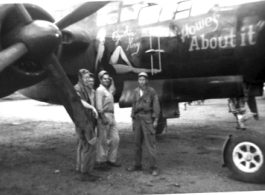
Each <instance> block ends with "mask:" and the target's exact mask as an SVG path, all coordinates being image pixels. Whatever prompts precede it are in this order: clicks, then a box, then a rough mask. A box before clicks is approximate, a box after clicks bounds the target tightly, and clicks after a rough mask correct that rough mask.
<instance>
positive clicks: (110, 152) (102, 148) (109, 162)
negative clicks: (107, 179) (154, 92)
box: [96, 70, 121, 170]
mask: <svg viewBox="0 0 265 195" xmlns="http://www.w3.org/2000/svg"><path fill="white" fill-rule="evenodd" d="M98 77H99V80H100V83H101V84H100V86H99V87H98V88H97V89H96V108H97V111H98V114H99V118H98V151H97V161H98V163H99V166H98V169H101V170H107V169H108V168H109V167H110V166H112V167H120V166H121V165H120V164H118V163H117V162H116V161H117V153H118V146H119V142H120V137H119V132H118V129H117V125H116V121H115V117H114V98H113V94H114V93H115V87H114V81H113V80H112V79H111V78H110V76H109V74H108V72H107V71H104V70H102V71H100V72H99V74H98Z"/></svg>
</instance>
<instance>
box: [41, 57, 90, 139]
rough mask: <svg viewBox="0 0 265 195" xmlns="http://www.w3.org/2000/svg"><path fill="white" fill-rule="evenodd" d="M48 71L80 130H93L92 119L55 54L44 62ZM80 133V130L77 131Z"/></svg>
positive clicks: (58, 93)
mask: <svg viewBox="0 0 265 195" xmlns="http://www.w3.org/2000/svg"><path fill="white" fill-rule="evenodd" d="M43 65H44V66H45V67H46V68H47V70H48V72H49V78H50V79H51V80H52V82H53V83H54V86H55V89H56V92H57V95H58V97H59V98H60V100H61V101H62V103H63V105H64V107H65V109H66V111H67V112H68V114H69V116H70V117H71V119H72V120H73V122H74V123H75V125H76V127H78V129H79V130H83V129H90V130H91V132H93V127H92V123H91V122H90V121H92V119H90V118H89V117H90V115H88V114H87V113H86V110H85V108H84V106H83V104H82V103H81V100H80V97H79V96H78V95H77V93H76V91H75V89H74V87H73V85H72V84H71V82H70V80H69V79H68V77H67V75H66V74H65V72H64V70H63V68H62V66H61V64H60V63H59V61H58V60H57V58H56V56H55V55H54V54H51V55H50V56H49V57H48V58H47V59H46V60H45V62H44V64H43ZM77 133H79V135H81V134H80V132H77Z"/></svg>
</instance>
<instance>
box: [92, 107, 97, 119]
mask: <svg viewBox="0 0 265 195" xmlns="http://www.w3.org/2000/svg"><path fill="white" fill-rule="evenodd" d="M92 112H93V116H94V117H95V119H98V112H97V110H96V109H95V108H93V109H92Z"/></svg>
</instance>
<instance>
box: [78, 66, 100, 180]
mask: <svg viewBox="0 0 265 195" xmlns="http://www.w3.org/2000/svg"><path fill="white" fill-rule="evenodd" d="M91 76H92V75H91V73H90V72H89V71H88V70H86V69H80V70H79V72H78V78H79V82H78V83H77V84H76V85H75V86H74V88H75V90H76V92H77V94H78V95H79V96H80V98H81V102H82V104H83V106H84V107H85V108H86V112H87V113H88V115H89V116H90V118H91V119H92V121H91V122H92V126H93V131H88V130H85V131H83V133H82V134H81V135H79V137H78V146H77V163H76V170H77V171H78V172H80V179H81V180H82V181H95V180H96V179H98V177H96V176H94V175H92V174H91V171H92V169H93V167H94V164H95V158H96V146H95V144H94V145H93V144H91V142H90V141H91V140H92V139H93V137H95V132H94V128H95V120H94V119H95V118H98V113H97V111H96V109H95V107H94V105H95V91H94V90H93V85H94V84H93V82H92V80H93V78H92V80H91ZM76 128H77V127H76ZM76 132H80V131H79V130H78V129H77V130H76Z"/></svg>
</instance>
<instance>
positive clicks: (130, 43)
mask: <svg viewBox="0 0 265 195" xmlns="http://www.w3.org/2000/svg"><path fill="white" fill-rule="evenodd" d="M135 36H136V32H133V31H132V30H131V29H129V27H128V26H126V28H125V30H124V31H119V30H117V31H114V32H113V33H112V40H113V41H114V42H116V45H118V43H119V42H120V41H123V42H125V43H127V47H126V49H125V50H126V51H128V50H135V52H133V53H132V54H131V56H133V55H135V54H137V53H138V52H139V49H140V42H138V41H135Z"/></svg>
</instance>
